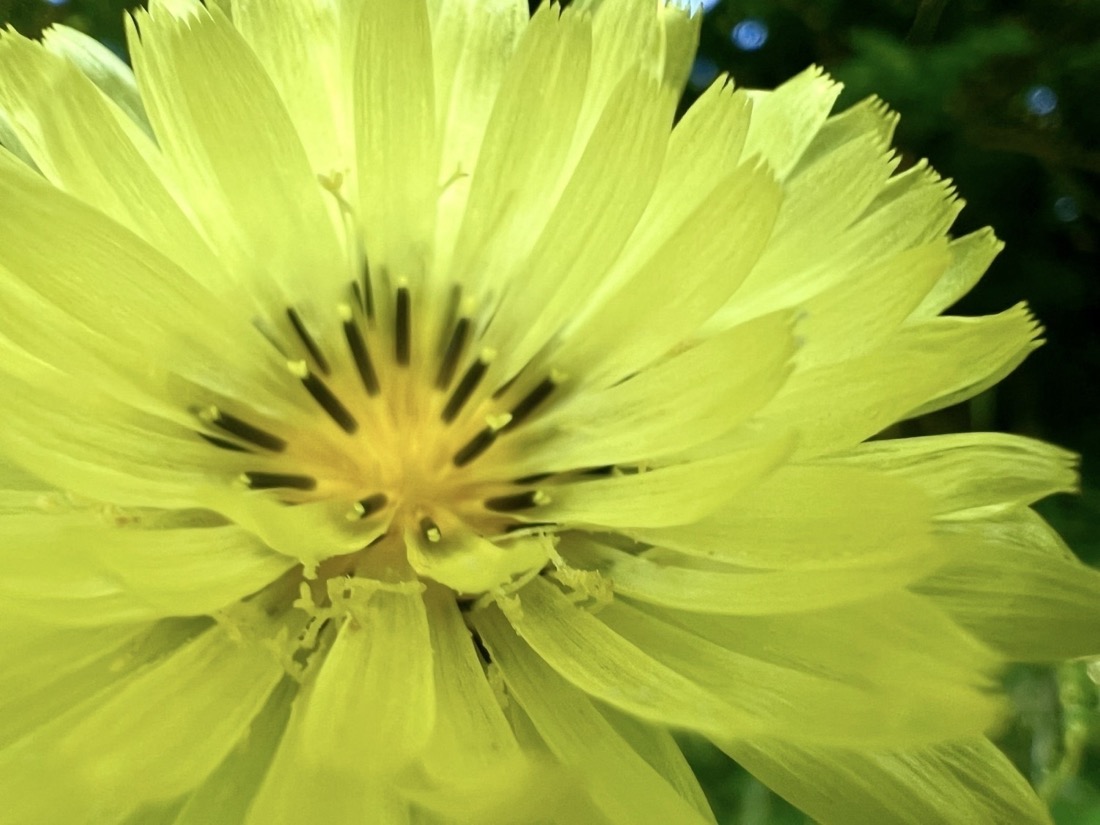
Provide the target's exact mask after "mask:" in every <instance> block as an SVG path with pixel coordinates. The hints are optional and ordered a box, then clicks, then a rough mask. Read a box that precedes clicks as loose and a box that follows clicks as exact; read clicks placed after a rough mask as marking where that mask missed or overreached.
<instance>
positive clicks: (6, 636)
mask: <svg viewBox="0 0 1100 825" xmlns="http://www.w3.org/2000/svg"><path fill="white" fill-rule="evenodd" d="M4 628H5V632H4V633H3V634H0V656H2V657H3V661H4V668H3V669H2V670H0V749H2V748H6V747H8V746H9V745H10V744H11V743H12V742H16V741H18V740H19V739H21V738H22V737H24V736H26V735H27V734H29V733H31V732H32V731H34V730H35V729H36V728H38V727H40V726H42V725H44V724H46V723H48V722H51V721H52V720H54V719H55V718H57V717H58V716H60V715H61V714H63V713H64V712H65V711H67V710H68V709H70V708H71V707H73V706H74V705H77V704H79V703H80V702H81V701H82V700H83V699H85V698H87V697H89V696H94V695H96V694H98V693H99V692H100V691H103V690H110V689H111V688H112V687H113V686H114V684H115V683H116V682H117V681H118V680H119V679H120V678H122V677H123V676H125V675H126V674H127V673H128V672H129V671H130V670H133V669H134V668H135V667H139V666H141V665H144V664H146V660H145V659H144V658H142V657H141V656H140V655H135V654H138V653H139V652H141V651H142V646H143V643H146V642H147V641H148V637H149V636H150V633H149V626H148V625H139V624H129V625H111V626H107V627H92V628H57V627H52V626H48V625H44V624H40V623H38V622H32V621H20V622H19V629H18V631H16V630H15V629H14V623H13V622H11V621H10V620H8V619H6V618H5V620H4ZM176 641H177V643H178V641H179V640H176ZM159 652H160V651H159V649H158V648H157V647H156V646H155V645H154V646H152V649H151V650H148V655H149V656H150V657H152V656H153V655H155V654H156V653H159Z"/></svg>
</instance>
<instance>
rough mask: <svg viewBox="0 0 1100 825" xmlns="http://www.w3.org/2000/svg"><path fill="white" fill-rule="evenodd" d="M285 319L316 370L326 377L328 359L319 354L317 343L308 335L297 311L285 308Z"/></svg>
mask: <svg viewBox="0 0 1100 825" xmlns="http://www.w3.org/2000/svg"><path fill="white" fill-rule="evenodd" d="M286 317H287V318H289V319H290V325H291V326H292V327H294V331H295V332H296V333H297V334H298V337H299V338H300V339H301V341H302V345H303V346H304V347H305V348H306V352H308V353H309V357H310V358H312V359H313V363H314V364H316V365H317V369H319V370H320V371H321V372H322V373H323V374H324V375H328V374H329V365H328V359H327V358H325V354H324V353H323V352H321V348H320V347H319V346H318V345H317V341H316V340H314V338H313V336H312V335H310V334H309V330H308V329H306V325H305V324H304V323H302V317H301V316H300V315H299V314H298V310H296V309H294V307H287V310H286Z"/></svg>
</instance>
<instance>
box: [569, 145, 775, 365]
mask: <svg viewBox="0 0 1100 825" xmlns="http://www.w3.org/2000/svg"><path fill="white" fill-rule="evenodd" d="M779 200H780V190H779V187H778V185H777V184H776V182H775V181H774V180H773V179H772V178H771V176H770V174H769V173H768V172H767V171H766V170H764V169H762V168H760V167H755V166H751V165H748V164H744V165H742V166H740V167H738V168H737V169H736V170H734V171H733V172H732V173H730V174H729V175H728V176H726V177H725V178H724V179H722V180H721V181H719V182H718V183H717V185H716V186H715V187H714V188H713V189H712V190H711V192H710V195H709V196H708V197H707V198H705V199H704V200H703V201H702V202H701V203H700V204H699V206H698V207H697V208H696V209H695V210H694V211H693V212H690V213H687V212H685V213H682V214H681V216H680V218H681V223H680V225H679V226H678V227H677V229H676V230H675V231H674V232H672V233H671V234H670V235H669V236H668V239H667V241H666V242H665V243H663V244H662V245H661V246H660V248H659V249H658V250H657V251H656V252H654V254H653V256H652V257H651V258H650V259H649V260H648V261H646V262H645V263H644V264H643V265H641V266H640V268H639V269H638V270H637V271H636V272H634V273H632V274H631V275H630V276H629V277H624V278H622V279H620V280H619V281H618V282H617V284H621V286H620V288H619V289H618V290H617V291H613V292H611V293H610V294H606V295H603V296H602V298H603V300H602V301H601V302H600V303H598V304H596V305H595V306H594V307H593V308H592V309H591V310H590V311H588V312H587V314H586V315H584V316H583V317H582V318H581V319H580V320H579V321H578V323H577V324H576V325H575V327H574V328H573V329H571V330H569V335H570V338H569V340H568V341H567V342H566V344H565V345H564V349H563V350H561V351H559V352H557V353H555V354H554V356H553V358H554V359H555V363H558V364H560V365H561V366H562V368H563V369H566V370H574V371H575V372H577V373H578V374H583V375H584V376H585V378H586V380H587V381H590V382H592V383H594V384H596V383H598V382H613V381H614V380H616V379H620V378H623V377H626V376H627V375H629V374H631V373H632V372H635V371H637V370H638V369H640V368H641V367H643V366H645V365H646V364H648V363H649V362H650V361H652V360H653V359H655V358H657V357H659V356H661V355H664V354H666V353H667V352H668V351H669V350H670V349H672V348H673V346H675V345H676V344H678V343H680V342H681V341H683V340H685V339H687V338H688V337H690V336H691V335H693V334H694V333H695V332H696V331H697V330H698V328H699V325H700V324H702V322H703V321H705V320H706V319H707V318H709V317H710V316H711V315H712V314H713V313H714V311H715V308H716V307H718V306H720V305H721V304H722V303H723V302H725V300H726V299H727V298H729V296H730V295H732V294H733V293H734V291H735V290H736V289H737V287H738V286H740V284H741V282H742V281H743V280H744V278H745V277H746V276H747V275H748V274H749V271H750V270H751V269H752V267H753V265H754V264H755V263H756V261H757V259H758V257H759V256H760V254H761V253H762V252H763V250H764V249H765V247H766V246H767V242H768V238H769V236H770V234H771V230H772V225H773V222H774V220H775V215H776V212H777V210H778V207H779ZM685 261H691V262H692V265H691V266H690V267H685V266H684V262H685ZM624 340H628V341H630V342H631V346H629V347H624V346H622V345H621V342H622V341H624Z"/></svg>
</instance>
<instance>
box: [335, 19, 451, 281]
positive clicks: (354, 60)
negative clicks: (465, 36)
mask: <svg viewBox="0 0 1100 825" xmlns="http://www.w3.org/2000/svg"><path fill="white" fill-rule="evenodd" d="M359 5H360V12H359V19H358V21H355V20H352V21H349V23H348V25H351V26H357V29H355V32H356V36H355V41H354V52H353V53H352V56H351V67H352V71H353V75H352V85H351V89H352V101H353V105H354V114H353V117H354V124H355V140H356V143H355V151H356V161H357V164H358V178H359V211H358V215H359V219H360V220H361V221H362V225H363V232H364V235H365V236H366V237H367V238H369V239H370V241H369V243H370V255H371V263H372V266H374V265H375V264H378V265H380V267H382V268H387V269H389V270H390V271H391V272H392V274H393V276H394V277H395V278H400V277H404V278H408V279H409V280H410V281H412V282H413V283H416V281H417V280H418V279H420V278H423V277H424V276H425V275H426V274H427V273H426V270H427V267H428V266H429V264H430V259H429V257H428V249H429V244H430V243H431V240H432V238H433V237H434V234H435V202H436V195H437V191H436V183H437V169H438V163H439V149H438V145H437V140H438V136H437V134H436V120H435V76H434V70H433V68H432V40H431V30H430V27H429V23H428V10H427V7H426V5H425V2H424V0H408V1H407V2H403V3H391V2H386V1H385V0H366V1H365V2H363V3H361V4H359Z"/></svg>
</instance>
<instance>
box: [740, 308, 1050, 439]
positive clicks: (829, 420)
mask: <svg viewBox="0 0 1100 825" xmlns="http://www.w3.org/2000/svg"><path fill="white" fill-rule="evenodd" d="M1037 333H1038V330H1037V329H1036V325H1035V322H1034V321H1033V320H1032V318H1031V316H1030V314H1029V313H1028V312H1027V310H1026V308H1025V307H1024V306H1022V305H1021V306H1017V307H1015V308H1013V309H1010V310H1007V311H1006V312H1003V313H1001V314H1000V315H990V316H986V317H982V318H934V319H932V320H930V321H926V322H924V323H921V324H914V325H912V326H908V327H904V328H903V329H902V330H900V331H899V332H898V333H897V334H896V335H894V336H893V337H892V338H891V339H890V340H889V341H887V342H886V343H884V344H883V345H882V346H881V347H879V348H877V349H876V350H873V351H872V352H870V353H868V354H866V355H862V356H860V357H858V358H853V359H851V360H849V361H846V362H842V363H838V364H830V365H827V366H823V367H818V368H813V369H808V370H806V371H805V372H796V373H795V374H794V375H793V376H791V378H790V380H789V381H788V382H787V384H786V386H785V387H784V389H783V390H782V391H781V392H780V393H779V395H777V396H776V398H775V400H774V401H773V402H772V403H771V404H770V405H769V406H768V407H767V408H765V410H764V411H763V412H762V414H761V415H762V418H764V419H765V420H767V421H769V422H772V421H774V422H775V423H778V424H781V425H783V426H790V427H794V428H796V429H797V430H798V431H799V433H800V440H799V447H798V453H797V454H798V456H800V457H805V456H813V455H820V454H821V453H824V452H828V451H833V450H840V449H844V448H847V447H851V446H853V445H854V444H857V443H859V442H860V441H862V440H863V439H866V438H868V437H870V436H872V435H874V434H875V433H877V432H878V431H879V430H881V429H883V428H885V427H886V426H887V425H889V424H892V423H894V422H895V421H898V420H900V419H902V418H907V417H910V416H914V415H919V414H922V413H924V412H927V411H930V410H935V409H940V408H942V407H945V406H948V405H950V404H954V403H957V402H958V401H962V400H964V399H966V398H969V397H971V396H973V395H975V394H977V393H979V392H981V391H982V390H983V389H985V388H986V387H989V386H991V385H992V384H994V383H996V382H997V381H999V380H1000V379H1001V378H1003V377H1004V376H1005V375H1006V374H1008V373H1009V372H1010V371H1011V370H1012V369H1013V368H1015V367H1016V366H1017V365H1018V364H1019V363H1020V362H1021V361H1022V360H1023V359H1024V358H1025V357H1026V355H1027V354H1028V353H1029V352H1030V351H1031V350H1032V349H1034V348H1035V347H1036V346H1037V344H1036V341H1035V337H1036V335H1037ZM837 387H845V388H848V389H847V390H846V391H845V392H843V393H838V392H837Z"/></svg>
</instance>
